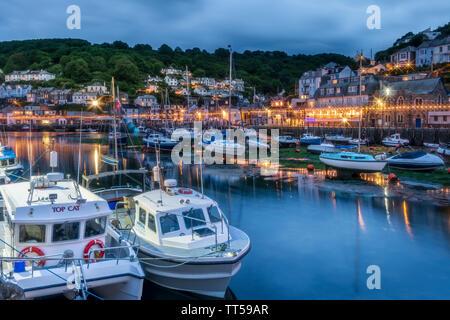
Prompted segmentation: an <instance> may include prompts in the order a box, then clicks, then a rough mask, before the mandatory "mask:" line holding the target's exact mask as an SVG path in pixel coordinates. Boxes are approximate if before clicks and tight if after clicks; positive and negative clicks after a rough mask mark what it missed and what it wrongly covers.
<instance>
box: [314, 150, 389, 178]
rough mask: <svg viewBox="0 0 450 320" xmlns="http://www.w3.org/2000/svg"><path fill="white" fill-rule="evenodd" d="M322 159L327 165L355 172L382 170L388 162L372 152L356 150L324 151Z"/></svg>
mask: <svg viewBox="0 0 450 320" xmlns="http://www.w3.org/2000/svg"><path fill="white" fill-rule="evenodd" d="M320 161H321V162H323V163H324V164H325V165H327V166H330V167H333V168H336V169H339V170H345V171H351V172H355V173H372V172H380V171H381V170H383V169H384V167H385V166H386V163H387V162H386V161H384V160H377V159H375V158H374V157H373V156H372V155H370V154H362V153H355V152H340V153H323V154H321V155H320Z"/></svg>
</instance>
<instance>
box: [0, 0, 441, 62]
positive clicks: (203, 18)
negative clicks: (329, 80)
mask: <svg viewBox="0 0 450 320" xmlns="http://www.w3.org/2000/svg"><path fill="white" fill-rule="evenodd" d="M70 5H77V6H79V8H80V11H81V19H80V21H81V26H80V27H81V29H73V30H70V29H68V28H67V25H66V21H67V19H68V18H69V16H70V14H68V13H66V10H67V8H68V7H69V6H70ZM370 5H377V6H378V7H379V8H380V22H381V26H380V29H372V30H370V29H369V28H368V27H367V23H366V21H367V19H368V18H369V16H370V14H368V13H366V10H367V8H368V7H369V6H370ZM449 12H450V1H445V0H426V1H419V0H339V1H338V0H271V1H267V0H89V1H87V0H14V1H7V0H1V2H0V41H6V40H26V39H37V38H80V39H85V40H88V41H90V42H92V43H103V42H112V41H115V40H121V41H124V42H126V43H128V44H129V45H131V46H133V45H135V44H136V43H145V44H149V45H151V46H152V47H153V48H155V49H157V48H159V47H160V46H161V45H162V44H164V43H165V44H168V45H169V46H171V47H172V48H175V47H177V46H178V47H180V48H182V49H188V48H194V47H198V48H200V49H206V50H208V51H214V50H215V49H217V48H225V47H227V45H231V46H232V48H233V50H235V51H238V52H243V51H244V50H270V51H272V50H279V51H285V52H287V53H289V54H297V53H303V54H316V53H324V52H326V53H341V54H345V55H348V56H354V55H355V54H356V51H357V50H361V49H362V50H363V53H364V54H365V55H368V54H370V50H371V49H372V51H373V53H375V52H377V51H379V50H383V49H385V48H387V47H389V46H391V45H392V43H393V42H394V41H395V40H396V39H398V38H399V37H401V36H402V35H404V34H405V33H407V32H409V31H412V32H414V33H416V32H419V31H422V30H424V29H427V28H429V27H431V28H432V29H434V28H436V27H438V26H440V25H444V24H446V23H447V22H449V21H450V15H449Z"/></svg>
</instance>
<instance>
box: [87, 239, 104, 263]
mask: <svg viewBox="0 0 450 320" xmlns="http://www.w3.org/2000/svg"><path fill="white" fill-rule="evenodd" d="M94 245H98V246H100V248H104V247H105V244H104V243H103V241H102V240H99V239H95V240H91V241H90V242H89V243H88V244H87V245H86V247H84V251H83V257H84V259H85V261H86V262H88V260H89V250H90V249H91V247H92V246H94ZM96 252H99V254H98V257H96V258H98V259H101V258H103V256H104V255H105V251H96ZM95 261H96V260H95V259H90V260H89V262H95Z"/></svg>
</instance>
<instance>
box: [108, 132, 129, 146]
mask: <svg viewBox="0 0 450 320" xmlns="http://www.w3.org/2000/svg"><path fill="white" fill-rule="evenodd" d="M116 139H117V144H118V145H122V146H123V145H127V143H128V137H127V135H126V134H123V133H122V132H120V131H116ZM108 141H109V143H110V144H113V145H114V144H115V143H116V142H115V139H114V131H110V132H109V135H108Z"/></svg>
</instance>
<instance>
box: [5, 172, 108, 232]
mask: <svg viewBox="0 0 450 320" xmlns="http://www.w3.org/2000/svg"><path fill="white" fill-rule="evenodd" d="M33 178H34V177H33ZM79 190H80V193H81V197H82V199H85V200H86V201H85V202H84V201H82V202H81V203H77V192H76V189H75V185H74V182H73V181H72V180H62V181H58V182H56V184H51V185H50V186H49V187H45V188H34V189H33V198H32V202H31V203H30V204H29V203H28V196H29V193H30V182H20V183H13V184H8V185H2V186H0V192H1V195H2V197H3V199H4V204H5V206H6V208H7V211H8V214H9V215H10V217H11V219H12V220H13V221H14V222H27V223H30V222H40V223H45V222H50V221H58V220H61V221H68V220H83V219H89V218H93V217H96V216H101V215H109V214H111V213H112V212H111V209H110V208H109V206H108V203H107V201H106V200H104V199H102V198H100V197H99V196H98V195H96V194H94V193H93V192H91V191H89V190H87V189H85V188H83V187H81V186H79ZM50 194H52V195H54V197H56V199H54V200H53V202H52V201H51V200H50V199H49V195H50ZM83 202H84V203H83Z"/></svg>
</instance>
